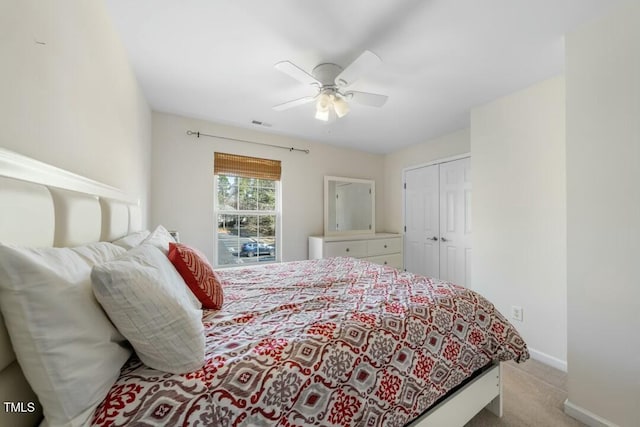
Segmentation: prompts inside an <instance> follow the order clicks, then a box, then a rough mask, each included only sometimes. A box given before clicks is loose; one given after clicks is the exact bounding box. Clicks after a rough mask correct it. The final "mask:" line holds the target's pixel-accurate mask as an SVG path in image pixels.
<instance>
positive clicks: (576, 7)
mask: <svg viewBox="0 0 640 427" xmlns="http://www.w3.org/2000/svg"><path fill="white" fill-rule="evenodd" d="M620 1H622V0H375V1H374V0H324V1H310V0H309V1H303V0H270V1H265V0H182V1H178V0H136V1H131V0H106V4H107V8H108V10H109V12H110V13H111V15H112V17H113V20H114V23H115V26H116V28H117V30H118V32H119V33H120V35H121V37H122V40H123V43H124V45H125V47H126V49H127V52H128V54H129V57H130V60H131V64H132V66H133V69H134V71H135V73H136V75H137V77H138V80H139V82H140V84H141V86H142V89H143V91H144V93H145V95H146V97H147V99H148V101H149V103H150V105H151V107H152V109H153V110H155V111H163V112H169V113H175V114H179V115H184V116H189V117H194V118H199V119H205V120H209V121H213V122H219V123H224V124H232V125H236V126H240V127H245V128H253V129H258V130H263V131H265V132H273V133H278V134H283V135H289V136H295V137H300V138H304V139H309V140H313V141H320V142H326V143H330V144H334V145H338V146H343V147H351V148H354V149H359V150H364V151H369V152H374V153H388V152H392V151H395V150H397V149H399V148H402V147H405V146H408V145H411V144H416V143H420V142H424V141H427V140H429V139H431V138H433V137H436V136H439V135H442V134H445V133H448V132H451V131H453V130H456V129H460V128H463V127H466V126H468V125H469V110H470V108H472V107H474V106H477V105H480V104H483V103H485V102H488V101H491V100H494V99H496V98H498V97H500V96H503V95H506V94H509V93H511V92H514V91H516V90H518V89H521V88H524V87H527V86H529V85H531V84H534V83H536V82H538V81H541V80H543V79H545V78H548V77H551V76H554V75H557V74H560V73H562V71H563V68H564V39H563V35H564V34H565V33H567V32H568V31H570V30H571V29H572V28H575V27H576V26H578V25H580V24H582V23H585V22H587V21H590V20H593V19H595V18H596V17H597V16H599V15H602V14H603V13H605V12H606V11H607V10H609V9H611V8H612V7H614V6H615V5H616V4H617V3H620ZM365 49H368V50H371V51H372V52H375V53H376V54H377V55H378V56H380V58H382V61H383V62H382V64H381V65H380V66H379V67H378V68H376V69H375V70H372V71H371V72H369V73H367V74H366V75H364V76H362V77H361V78H360V79H359V80H358V81H357V82H356V83H355V84H354V85H352V86H351V87H350V88H351V89H353V90H359V91H366V92H374V93H381V94H385V95H388V96H389V100H388V101H387V103H386V104H385V105H384V106H383V107H382V108H374V107H368V106H362V105H357V104H353V103H351V112H350V113H349V114H348V115H347V116H345V117H344V118H342V119H338V120H337V121H335V122H333V123H328V124H327V123H323V122H321V121H318V120H316V119H314V113H315V106H314V104H313V103H311V104H306V105H303V106H299V107H296V108H294V109H290V110H286V111H281V112H277V111H274V110H273V109H272V106H274V105H277V104H281V103H283V102H286V101H289V100H292V99H296V98H300V97H303V96H307V95H313V94H314V91H313V90H312V89H311V88H310V87H309V86H304V85H303V84H302V83H299V82H298V81H296V80H294V79H292V78H291V77H289V76H287V75H285V74H282V73H281V72H279V71H278V70H276V69H275V68H274V67H273V65H274V64H275V63H276V62H279V61H283V60H289V61H291V62H293V63H295V64H297V65H298V66H300V67H301V68H303V69H304V70H306V71H307V72H311V70H312V69H313V67H315V66H316V65H317V64H319V63H322V62H333V63H336V64H339V65H341V66H346V65H348V64H349V63H350V62H351V61H353V60H354V59H355V58H356V57H357V56H358V55H359V54H360V53H362V52H363V51H364V50H365ZM252 120H259V121H262V122H266V123H269V124H271V125H272V126H271V127H270V128H267V127H263V126H257V125H254V124H252V123H251V121H252Z"/></svg>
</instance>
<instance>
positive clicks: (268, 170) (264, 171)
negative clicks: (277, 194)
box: [213, 153, 282, 181]
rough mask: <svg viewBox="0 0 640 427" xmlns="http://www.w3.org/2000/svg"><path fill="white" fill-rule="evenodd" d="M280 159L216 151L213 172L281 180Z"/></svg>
mask: <svg viewBox="0 0 640 427" xmlns="http://www.w3.org/2000/svg"><path fill="white" fill-rule="evenodd" d="M281 169H282V168H281V167H280V160H270V159H261V158H258V157H248V156H239V155H237V154H227V153H214V160H213V173H214V174H215V175H234V176H241V177H244V178H259V179H269V180H272V181H280V172H281Z"/></svg>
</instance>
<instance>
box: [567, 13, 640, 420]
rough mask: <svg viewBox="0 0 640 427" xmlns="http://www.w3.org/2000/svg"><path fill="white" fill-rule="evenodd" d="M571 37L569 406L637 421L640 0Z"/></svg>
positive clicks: (595, 416)
mask: <svg viewBox="0 0 640 427" xmlns="http://www.w3.org/2000/svg"><path fill="white" fill-rule="evenodd" d="M566 43H567V44H566V47H567V49H566V61H567V72H566V78H567V218H568V230H567V250H568V269H567V273H568V299H569V310H568V323H569V342H568V360H569V399H568V402H569V405H567V410H577V413H578V415H580V416H583V417H584V416H585V415H586V416H587V418H588V420H587V421H589V422H590V424H591V425H612V424H617V425H619V426H637V425H638V422H639V420H640V316H639V315H638V313H639V307H640V279H639V277H638V260H640V243H639V242H640V2H637V1H633V2H629V6H627V7H625V8H622V9H619V10H618V11H617V12H616V13H614V14H613V15H611V16H610V17H608V18H605V19H602V20H600V21H598V22H596V23H594V24H591V25H588V26H586V27H584V28H582V29H579V30H577V31H576V32H574V33H572V34H569V35H568V37H567V40H566ZM574 415H575V414H574ZM598 418H600V419H603V420H607V421H606V422H607V423H610V424H598V422H600V421H602V420H598Z"/></svg>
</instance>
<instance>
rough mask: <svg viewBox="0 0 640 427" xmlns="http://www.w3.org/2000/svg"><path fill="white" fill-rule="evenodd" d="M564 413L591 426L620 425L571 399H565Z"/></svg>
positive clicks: (612, 426)
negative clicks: (574, 402) (570, 400)
mask: <svg viewBox="0 0 640 427" xmlns="http://www.w3.org/2000/svg"><path fill="white" fill-rule="evenodd" d="M564 413H565V414H567V415H569V416H570V417H572V418H575V419H576V420H578V421H581V422H583V423H585V424H586V425H588V426H589V427H619V426H618V425H617V424H614V423H612V422H610V421H607V420H605V419H604V418H602V417H599V416H597V415H596V414H594V413H593V412H590V411H587V410H586V409H584V408H581V407H580V406H578V405H574V404H573V403H571V402H569V399H567V400H565V401H564Z"/></svg>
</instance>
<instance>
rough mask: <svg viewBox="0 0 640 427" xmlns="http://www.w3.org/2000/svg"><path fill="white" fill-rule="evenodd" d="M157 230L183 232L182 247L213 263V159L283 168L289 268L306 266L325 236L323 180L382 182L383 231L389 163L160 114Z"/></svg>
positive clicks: (156, 119)
mask: <svg viewBox="0 0 640 427" xmlns="http://www.w3.org/2000/svg"><path fill="white" fill-rule="evenodd" d="M188 129H190V130H197V131H200V132H203V133H208V134H213V135H223V136H227V137H231V138H237V139H245V140H249V141H260V142H266V143H269V144H276V145H284V146H286V147H292V146H293V147H297V148H308V149H310V150H311V153H310V154H304V153H299V152H290V151H287V150H281V149H278V148H272V147H266V146H261V145H255V144H248V143H243V142H236V141H229V140H224V139H219V138H207V137H202V138H199V139H197V138H195V137H193V136H188V135H187V134H186V131H187V130H188ZM152 138H153V150H152V152H153V153H152V170H151V181H152V188H151V195H152V197H151V200H152V205H151V206H152V209H151V223H152V225H155V224H163V225H165V226H166V227H168V228H170V229H176V230H179V231H180V237H181V239H182V240H183V241H184V242H185V243H188V244H192V245H194V246H196V247H197V248H199V249H200V250H202V251H203V252H204V253H205V255H207V257H209V259H213V255H214V250H213V227H214V216H213V196H214V194H213V153H214V152H215V151H220V152H225V153H233V154H240V155H246V156H254V157H264V158H269V159H276V160H280V161H282V181H281V182H282V212H283V230H282V231H283V234H282V242H283V246H282V248H281V251H282V256H283V260H284V261H293V260H301V259H307V252H308V245H307V237H308V236H309V235H314V234H322V233H323V227H324V225H323V206H324V204H323V203H324V200H323V198H324V176H325V175H335V176H345V177H350V178H368V179H374V180H375V181H376V200H378V203H376V228H377V229H381V228H382V224H384V212H383V206H384V200H385V194H384V186H383V185H380V183H382V182H383V177H384V168H383V163H384V158H383V156H381V155H377V154H368V153H364V152H361V151H354V150H346V149H341V148H337V147H334V146H331V145H327V144H318V143H312V142H308V141H303V140H299V139H294V138H287V137H282V136H278V135H273V134H267V133H264V132H258V131H253V130H246V129H240V128H236V127H232V126H225V125H220V124H215V123H210V122H205V121H202V120H196V119H189V118H184V117H179V116H174V115H169V114H162V113H153V136H152Z"/></svg>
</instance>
